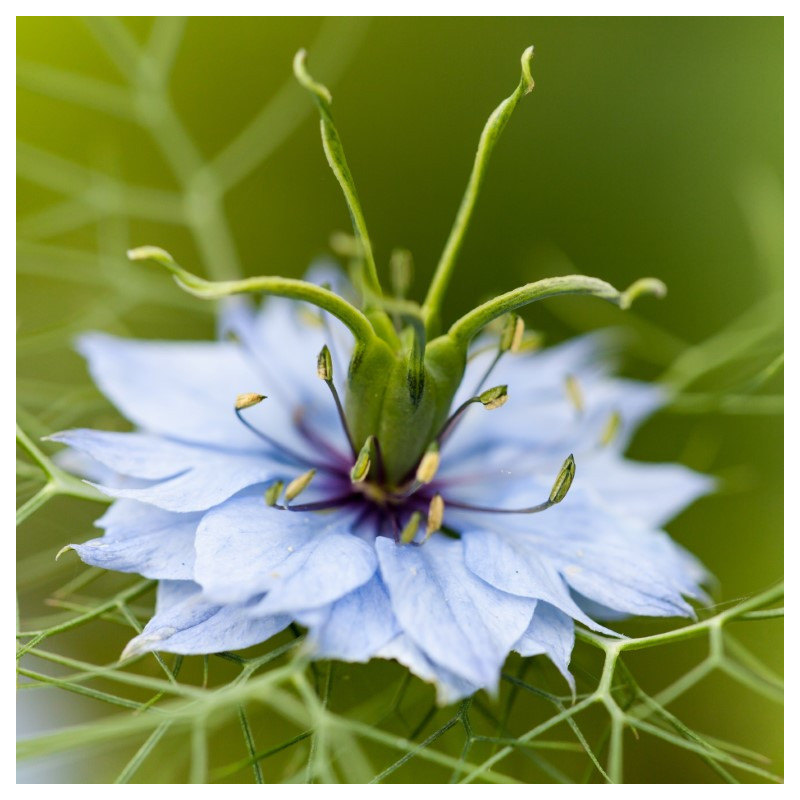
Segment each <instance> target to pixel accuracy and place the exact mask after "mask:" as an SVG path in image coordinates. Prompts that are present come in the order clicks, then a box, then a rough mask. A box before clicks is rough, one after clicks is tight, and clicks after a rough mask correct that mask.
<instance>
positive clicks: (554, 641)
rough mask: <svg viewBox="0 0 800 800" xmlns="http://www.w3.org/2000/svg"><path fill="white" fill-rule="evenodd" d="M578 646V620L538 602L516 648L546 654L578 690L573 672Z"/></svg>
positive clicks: (568, 681) (526, 653)
mask: <svg viewBox="0 0 800 800" xmlns="http://www.w3.org/2000/svg"><path fill="white" fill-rule="evenodd" d="M574 645H575V623H574V622H573V621H572V619H571V618H570V617H569V616H567V615H566V614H565V613H564V612H563V611H559V610H558V609H557V608H556V607H555V606H551V605H550V604H549V603H538V604H537V606H536V611H534V612H533V619H532V620H531V624H530V626H529V627H528V630H527V631H525V633H523V634H522V636H521V637H520V640H519V641H518V642H517V643H516V644H515V645H514V649H515V650H516V651H517V652H518V653H519V654H520V655H523V656H538V655H546V656H547V657H548V658H549V659H550V660H551V661H552V662H553V663H554V664H555V665H556V667H557V668H558V671H559V672H560V673H561V674H562V675H563V676H564V678H565V680H566V681H567V683H568V684H569V686H570V689H572V691H573V692H574V691H575V678H573V677H572V673H571V672H570V671H569V660H570V658H571V657H572V648H573V646H574Z"/></svg>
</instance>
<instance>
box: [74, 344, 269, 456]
mask: <svg viewBox="0 0 800 800" xmlns="http://www.w3.org/2000/svg"><path fill="white" fill-rule="evenodd" d="M78 349H79V351H80V352H81V354H82V355H83V356H85V357H86V359H87V360H88V362H89V371H90V372H91V374H92V377H93V378H94V381H95V383H96V384H97V385H98V387H99V388H100V389H101V391H102V392H103V393H104V394H105V395H106V397H108V399H109V400H111V402H112V403H114V405H115V406H116V407H117V408H118V409H119V410H120V411H121V412H122V413H123V414H124V415H125V416H126V417H127V418H128V419H129V420H131V421H132V422H135V423H136V424H137V425H139V426H140V427H142V428H144V429H145V430H147V431H150V432H153V433H161V434H164V435H166V436H170V437H172V438H175V439H184V440H186V441H190V442H199V443H202V444H212V445H218V446H220V447H227V448H237V447H241V448H245V449H248V448H249V449H252V448H253V447H254V446H258V443H259V440H258V439H257V438H256V437H255V436H254V435H253V434H252V433H251V432H250V431H248V430H247V429H246V428H245V427H244V426H243V425H242V424H241V423H240V422H238V421H237V419H236V416H235V415H234V413H233V407H234V402H235V400H236V396H237V395H238V394H241V393H243V392H261V393H262V394H266V395H268V394H269V391H267V387H266V386H264V380H263V378H262V377H261V376H260V375H259V374H258V373H257V371H256V370H255V369H254V368H253V367H252V365H251V364H250V363H249V361H248V360H247V359H246V357H245V356H244V355H243V354H242V350H241V348H240V347H239V346H238V345H237V344H235V343H233V342H213V343H208V342H159V341H137V340H128V339H119V338H116V337H114V336H108V335H106V334H99V333H94V334H87V335H85V336H82V337H81V338H80V340H79V342H78Z"/></svg>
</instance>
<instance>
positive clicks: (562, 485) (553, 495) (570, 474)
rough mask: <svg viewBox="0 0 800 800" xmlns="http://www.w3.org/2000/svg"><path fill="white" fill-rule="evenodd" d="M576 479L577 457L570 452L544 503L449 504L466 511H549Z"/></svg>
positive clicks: (498, 512)
mask: <svg viewBox="0 0 800 800" xmlns="http://www.w3.org/2000/svg"><path fill="white" fill-rule="evenodd" d="M574 479H575V459H574V457H573V456H572V454H570V455H569V456H567V458H566V460H565V461H564V463H563V464H562V465H561V469H560V470H559V472H558V475H557V476H556V480H555V483H554V484H553V488H552V489H551V490H550V496H549V497H548V498H547V500H545V501H544V502H543V503H539V504H538V505H535V506H529V507H528V508H493V507H491V506H475V505H472V504H471V503H462V502H460V501H458V500H448V501H447V505H448V506H452V507H453V508H460V509H463V510H464V511H477V512H479V513H485V514H538V513H539V512H541V511H547V509H548V508H552V507H553V506H555V505H558V504H559V503H560V502H561V501H562V500H563V499H564V498H565V497H566V496H567V492H568V491H569V489H570V486H572V481H573V480H574Z"/></svg>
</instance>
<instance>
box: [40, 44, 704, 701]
mask: <svg viewBox="0 0 800 800" xmlns="http://www.w3.org/2000/svg"><path fill="white" fill-rule="evenodd" d="M531 57H532V50H530V49H529V50H527V51H526V52H525V53H524V54H523V56H522V74H521V79H520V82H519V85H518V86H517V88H516V89H515V90H514V92H513V93H512V94H511V96H510V97H508V98H507V99H506V100H504V101H503V102H502V103H501V104H500V105H499V106H498V108H497V109H496V110H495V111H494V112H493V113H492V115H491V116H490V117H489V120H488V122H487V124H486V127H485V129H484V131H483V134H482V136H481V139H480V143H479V146H478V151H477V155H476V158H475V163H474V166H473V171H472V174H471V177H470V180H469V184H468V186H467V190H466V193H465V196H464V199H463V202H462V205H461V207H460V209H459V212H458V215H457V218H456V222H455V225H454V227H453V230H452V232H451V234H450V237H449V239H448V241H447V244H446V246H445V248H444V252H443V255H442V257H441V260H440V262H439V264H438V266H437V268H436V271H435V274H434V276H433V280H432V283H431V285H430V288H429V290H428V292H427V296H426V298H425V300H424V302H423V303H422V304H421V305H419V304H417V303H415V302H413V301H411V300H409V299H407V298H406V297H405V294H406V291H405V290H406V289H407V285H408V277H409V264H408V260H407V259H406V258H405V257H404V256H403V255H402V254H400V255H399V256H398V257H397V258H395V260H394V264H393V267H394V268H393V275H394V281H393V284H394V290H393V292H392V294H391V296H389V295H387V294H386V293H385V292H384V290H383V288H382V287H381V285H380V283H379V280H378V272H377V269H376V264H375V260H374V257H373V252H372V248H371V244H370V239H369V236H368V235H367V229H366V223H365V220H364V215H363V212H362V210H361V207H360V204H359V202H358V198H357V194H356V191H355V188H354V184H353V179H352V176H351V174H350V171H349V169H348V166H347V162H346V160H345V156H344V151H343V148H342V144H341V141H340V138H339V135H338V133H337V130H336V128H335V126H334V123H333V119H332V116H331V97H330V94H329V92H328V90H327V89H326V88H325V87H324V86H322V85H321V84H319V83H316V82H315V81H314V80H313V79H312V78H311V77H310V76H309V74H308V72H307V70H306V67H305V57H304V54H303V53H302V52H301V53H300V54H298V57H297V59H296V61H295V72H296V75H297V78H298V80H299V81H300V83H301V84H302V85H303V86H304V87H305V88H306V89H308V90H309V91H310V93H311V95H312V96H313V98H314V100H315V101H316V103H317V106H318V108H319V111H320V116H321V127H322V141H323V145H324V149H325V154H326V156H327V158H328V161H329V163H330V166H331V168H332V169H333V172H334V174H335V176H336V178H337V179H338V181H339V184H340V185H341V188H342V190H343V192H344V195H345V198H346V200H347V204H348V207H349V211H350V214H351V217H352V221H353V226H354V233H355V236H354V238H353V239H352V240H348V241H349V243H350V271H349V273H350V277H349V280H348V279H345V278H344V277H343V275H340V274H338V273H336V272H335V271H334V270H332V268H331V267H330V266H324V267H317V268H315V269H313V270H312V271H311V272H310V273H309V275H308V276H307V279H305V280H295V279H288V278H282V277H254V278H248V279H245V280H240V281H229V282H217V283H214V282H209V281H206V280H203V279H201V278H199V277H197V276H195V275H193V274H192V273H190V272H189V271H187V270H185V269H183V268H182V267H181V266H179V265H178V264H177V263H176V261H175V260H174V259H173V258H172V257H171V256H170V255H169V254H168V253H167V252H166V251H164V250H161V249H159V248H155V247H142V248H138V249H136V250H133V251H131V253H130V255H131V257H132V258H133V259H151V260H154V261H156V262H157V263H159V264H161V265H163V266H164V267H166V268H167V269H168V270H169V271H170V272H171V273H172V274H173V276H174V279H175V281H176V282H177V284H178V285H179V286H180V287H181V288H182V289H184V290H186V291H188V292H190V293H192V294H194V295H196V296H198V297H201V298H210V299H219V300H221V301H222V302H221V303H220V338H219V341H216V342H209V343H201V342H178V343H171V342H161V341H131V340H123V339H117V338H113V337H111V336H107V335H103V334H89V335H85V336H84V337H82V338H81V340H80V344H79V348H80V351H81V353H83V355H84V356H85V357H86V359H87V360H88V364H89V369H90V371H91V374H92V376H93V378H94V380H95V381H96V383H97V385H98V386H99V387H100V389H101V390H102V391H103V392H104V393H105V394H106V396H107V397H108V398H109V399H110V400H111V401H112V402H113V403H114V404H115V405H116V407H117V408H118V409H119V410H120V411H121V412H122V414H123V415H124V416H125V417H127V418H128V419H129V420H130V421H131V422H132V423H134V425H135V426H136V428H137V430H136V431H134V432H131V433H111V432H102V431H96V430H73V431H67V432H64V433H61V434H58V435H56V437H54V438H55V439H56V440H57V441H60V442H63V443H65V444H67V445H69V446H70V447H71V448H73V449H74V450H75V451H80V453H81V454H82V458H83V460H84V474H85V475H86V477H88V478H90V479H92V481H93V482H94V483H95V484H96V485H98V487H99V488H100V489H101V490H102V491H103V492H104V493H106V494H107V495H109V496H110V497H112V498H114V501H113V504H112V505H111V507H110V508H109V510H108V512H107V513H106V514H105V515H104V516H103V517H102V519H100V520H99V521H98V523H97V524H98V526H99V527H100V528H102V529H104V531H105V533H104V535H103V536H102V537H101V538H98V539H93V540H91V541H88V542H85V543H83V544H73V545H70V546H69V547H71V548H72V549H73V550H75V551H76V552H77V553H78V555H79V556H80V557H81V558H82V559H83V560H84V561H85V562H86V563H88V564H93V565H96V566H100V567H105V568H107V569H112V570H119V571H123V572H136V573H140V574H141V575H144V576H146V577H148V578H153V579H157V580H158V581H159V587H158V595H157V605H156V611H155V615H154V616H153V618H152V619H151V620H150V622H149V623H148V624H147V626H146V627H145V629H144V631H143V632H142V633H141V634H140V635H139V636H137V637H136V638H135V639H133V640H132V641H131V642H130V644H129V645H128V647H127V648H126V651H125V654H124V655H125V656H134V655H138V654H141V653H144V652H148V651H166V652H171V653H180V654H207V653H214V652H219V651H224V650H232V649H237V648H244V647H248V646H250V645H254V644H257V643H259V642H262V641H264V640H266V639H268V638H269V637H271V636H272V635H273V634H275V633H277V632H279V631H281V630H282V629H284V628H286V627H287V626H289V625H290V624H292V623H297V624H299V625H302V626H304V627H305V628H306V629H307V643H306V650H305V652H306V653H307V654H309V655H310V657H313V658H330V659H341V660H344V661H352V662H361V661H367V660H369V659H371V658H387V659H396V660H397V661H399V662H401V663H402V664H405V665H406V666H407V667H408V668H409V669H410V670H411V671H412V672H414V673H415V674H417V675H418V676H420V677H421V678H423V679H424V680H426V681H430V682H432V683H434V684H435V686H436V688H437V692H438V697H439V700H440V702H449V701H452V700H454V699H456V698H460V697H464V696H467V695H470V694H472V693H473V692H475V691H476V690H478V689H481V688H484V689H487V690H489V691H493V690H495V689H496V687H497V683H498V679H499V675H500V670H501V667H502V665H503V662H504V661H505V659H506V657H507V656H508V654H509V652H511V651H517V652H519V653H521V654H522V655H523V656H531V655H536V654H546V655H547V656H548V657H549V658H550V659H551V660H552V661H553V662H554V663H555V665H556V666H557V667H558V669H559V670H560V671H561V672H562V673H563V675H564V676H565V678H566V679H567V680H568V681H570V682H572V678H571V675H570V672H569V666H568V665H569V660H570V655H571V651H572V647H573V642H574V635H575V633H574V626H575V624H576V623H578V624H580V625H583V626H586V627H588V628H590V629H592V630H599V631H604V632H606V633H613V632H612V631H610V630H609V628H608V627H606V626H607V625H611V626H612V627H613V625H614V624H615V622H614V621H615V620H619V619H620V618H622V617H625V616H629V615H648V616H673V615H683V616H688V615H691V614H692V608H691V606H690V605H689V602H688V600H689V599H692V598H694V599H700V600H702V598H703V597H704V595H703V592H702V589H701V583H702V582H703V580H704V578H705V573H704V570H703V568H702V567H701V566H700V565H699V564H698V562H697V561H695V560H694V559H693V557H692V556H691V555H689V554H688V553H687V552H685V551H684V550H683V549H681V548H680V547H679V546H678V545H676V544H675V543H674V542H673V541H671V539H670V538H669V537H668V536H667V534H665V533H664V532H663V531H662V530H661V527H662V526H663V524H664V523H665V522H666V521H668V520H669V519H670V517H672V516H673V515H674V514H675V513H676V512H678V511H680V510H681V509H682V508H684V507H685V506H686V505H687V504H688V503H690V502H691V501H692V500H694V499H695V498H696V497H697V496H699V495H700V494H702V493H704V492H706V491H708V490H709V488H710V485H711V484H710V481H709V480H708V479H707V478H706V477H704V476H700V475H697V474H695V473H692V472H690V471H689V470H687V469H685V468H683V467H681V466H677V465H656V464H639V463H635V462H631V461H628V460H626V459H625V458H624V456H623V452H624V450H625V447H626V445H627V443H628V441H629V439H630V436H631V434H632V432H633V431H634V430H635V428H636V426H637V424H638V423H639V422H640V421H641V420H642V419H643V418H644V417H645V416H646V415H647V414H649V413H651V412H652V411H653V410H654V409H656V408H657V407H658V406H659V404H660V403H662V402H663V401H664V399H665V398H664V395H663V393H662V391H661V390H660V389H659V388H656V387H653V386H649V385H645V384H642V383H637V382H634V381H629V380H622V379H619V378H616V377H613V376H612V375H611V374H610V372H609V367H608V361H607V356H608V351H609V337H606V336H600V335H597V336H590V337H584V338H581V339H578V340H575V341H571V342H567V343H566V344H563V345H561V346H559V347H554V348H550V349H544V350H542V349H540V348H539V342H538V340H537V338H536V337H535V336H534V335H532V334H530V333H526V330H525V326H524V324H523V322H522V319H521V318H520V317H519V316H517V314H516V313H515V312H516V311H517V310H518V309H520V308H522V307H524V306H527V305H529V304H531V303H533V302H535V301H538V300H543V299H546V298H550V297H555V296H557V295H566V294H584V295H593V296H595V297H599V298H601V299H604V300H607V301H611V302H613V303H616V304H618V305H619V306H620V307H622V308H625V307H627V306H628V305H629V304H630V303H631V302H632V301H633V300H634V299H635V298H636V297H637V296H639V295H641V294H645V293H651V294H662V293H663V286H662V284H661V283H660V282H658V281H656V280H654V279H643V280H641V281H637V282H636V283H635V284H634V285H633V286H631V287H630V288H628V289H627V290H626V291H622V292H619V291H617V290H616V289H615V288H614V287H612V286H611V285H609V284H608V283H605V282H604V281H602V280H598V279H596V278H589V277H584V276H574V275H570V276H564V277H554V278H549V279H546V280H541V281H537V282H535V283H530V284H528V285H526V286H522V287H521V288H518V289H515V290H513V291H510V292H507V293H505V294H502V295H500V296H498V297H495V298H494V299H492V300H489V301H487V302H485V303H483V304H482V305H479V306H478V307H476V308H474V309H473V310H471V311H469V312H468V313H467V314H465V315H464V316H462V317H461V318H460V319H458V320H456V321H455V322H454V323H453V324H451V325H450V326H449V327H445V326H443V325H442V320H441V314H440V306H441V302H442V298H443V295H444V293H445V290H446V287H447V285H448V282H449V281H450V279H451V277H452V274H453V271H454V265H455V262H456V257H457V255H458V252H459V250H460V247H461V244H462V241H463V238H464V235H465V232H466V229H467V225H468V223H469V219H470V216H471V214H472V211H473V208H474V205H475V202H476V198H477V195H478V191H479V188H480V185H481V182H482V179H483V176H484V173H485V168H486V165H487V162H488V159H489V156H490V154H491V151H492V149H493V148H494V146H495V144H496V142H497V139H498V137H499V135H500V133H501V131H502V130H503V128H504V126H505V125H506V123H507V122H508V119H509V117H510V115H511V113H512V111H513V110H514V108H515V106H516V105H517V104H518V103H519V101H520V100H521V98H522V97H523V96H524V95H526V94H527V93H528V92H529V91H530V90H531V89H532V87H533V81H532V79H531V73H530V61H531ZM248 293H249V294H259V295H271V296H272V297H270V298H269V299H266V300H265V301H264V303H263V304H262V305H261V306H260V307H255V306H253V305H251V304H250V303H249V300H248V298H246V297H232V296H233V295H243V294H248Z"/></svg>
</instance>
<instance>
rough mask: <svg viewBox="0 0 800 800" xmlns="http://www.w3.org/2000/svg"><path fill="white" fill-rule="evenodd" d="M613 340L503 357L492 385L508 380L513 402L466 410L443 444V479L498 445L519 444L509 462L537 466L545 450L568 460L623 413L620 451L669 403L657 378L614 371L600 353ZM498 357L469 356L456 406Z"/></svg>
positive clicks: (596, 337)
mask: <svg viewBox="0 0 800 800" xmlns="http://www.w3.org/2000/svg"><path fill="white" fill-rule="evenodd" d="M607 342H608V337H607V336H604V335H602V333H601V335H593V336H591V337H581V338H579V339H575V340H571V341H569V342H566V343H564V344H562V345H559V346H558V347H554V348H548V349H547V350H543V351H540V352H538V353H534V354H530V355H517V356H513V355H507V356H505V357H504V358H503V359H501V361H500V362H499V364H498V366H497V368H496V369H495V371H494V372H493V373H492V375H491V377H490V379H489V381H488V383H487V386H489V385H499V384H507V385H508V387H509V389H508V392H509V394H508V396H509V399H508V402H507V403H506V405H504V406H503V407H502V408H501V409H498V410H497V411H492V412H489V413H487V412H486V411H484V410H483V409H482V408H480V407H479V406H477V405H476V406H472V407H471V408H470V409H469V410H468V411H467V413H466V414H465V415H464V417H463V418H462V420H461V422H460V423H459V425H458V427H457V428H456V431H455V433H454V435H453V436H452V437H451V439H450V440H448V442H447V443H446V445H445V447H443V449H442V453H443V458H442V471H441V475H442V477H445V476H447V475H448V474H449V470H450V469H454V470H456V471H458V470H462V471H464V472H469V471H470V465H469V464H468V463H467V462H468V461H469V460H470V459H472V460H475V461H477V462H479V461H480V459H481V458H482V456H483V454H484V453H485V452H486V451H487V450H489V449H492V448H496V447H498V445H499V446H501V447H502V446H505V445H514V444H515V445H516V447H517V454H516V457H515V458H511V459H507V462H506V466H508V465H510V464H512V463H516V464H519V462H520V459H522V460H523V461H525V462H527V463H528V464H529V465H535V464H536V463H537V460H538V459H539V458H541V457H542V456H544V457H545V458H546V457H548V456H555V455H558V456H560V457H561V458H562V459H563V458H565V457H566V456H567V455H568V454H569V453H574V454H575V455H576V457H578V455H579V454H582V453H584V452H587V451H591V450H593V449H595V448H596V447H597V446H598V445H599V443H600V442H601V440H602V438H603V433H604V431H605V430H606V428H607V426H608V423H609V420H610V419H611V415H612V414H616V415H618V416H619V419H620V423H619V426H618V429H617V433H616V436H615V438H614V439H613V442H612V443H611V444H610V445H608V446H609V447H610V449H613V450H616V451H622V450H623V449H624V448H625V447H626V446H627V443H628V442H629V441H630V438H631V436H632V434H633V432H634V431H635V430H636V428H637V426H638V425H639V424H640V423H641V421H642V419H644V418H645V417H646V416H648V415H650V414H651V413H652V412H653V411H655V410H656V409H657V408H658V407H659V406H661V405H663V404H664V402H665V401H666V399H667V395H666V392H665V391H664V390H663V389H662V388H661V387H658V386H655V385H652V384H646V383H641V382H638V381H630V380H624V379H620V378H612V377H609V376H608V364H607V363H606V359H605V358H604V357H603V355H602V353H603V349H604V346H605V345H606V344H607ZM494 355H495V353H494V352H489V353H486V354H483V355H481V356H478V357H477V358H475V359H474V361H473V362H470V364H469V366H468V368H467V375H466V377H465V379H464V381H463V383H462V388H461V389H460V394H459V395H458V396H457V399H456V401H455V402H454V407H455V406H456V405H457V403H458V402H459V401H460V399H461V398H464V399H466V397H468V396H470V395H471V394H473V392H474V390H475V386H476V385H477V381H478V379H479V376H480V375H481V374H482V371H483V370H484V369H485V368H486V366H488V363H489V362H491V360H492V358H493V357H494ZM568 376H571V377H572V378H574V379H575V380H576V382H577V384H578V386H579V391H580V394H581V396H582V398H583V407H582V409H580V410H578V409H577V408H576V407H575V405H574V404H573V402H572V401H571V400H570V397H569V395H568V392H567V389H566V385H567V383H566V382H567V377H568ZM532 456H533V457H532Z"/></svg>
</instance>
